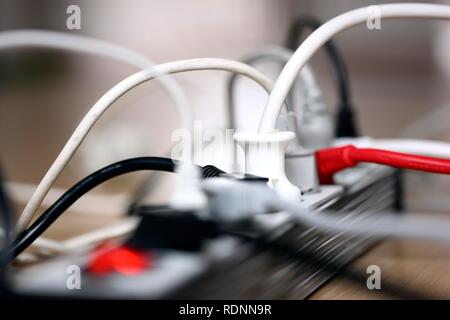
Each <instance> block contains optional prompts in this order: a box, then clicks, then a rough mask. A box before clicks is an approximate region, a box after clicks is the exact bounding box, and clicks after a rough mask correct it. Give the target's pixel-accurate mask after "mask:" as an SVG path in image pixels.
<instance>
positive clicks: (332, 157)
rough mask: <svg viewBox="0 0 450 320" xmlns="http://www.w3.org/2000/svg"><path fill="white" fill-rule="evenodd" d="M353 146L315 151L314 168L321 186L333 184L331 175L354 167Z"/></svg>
mask: <svg viewBox="0 0 450 320" xmlns="http://www.w3.org/2000/svg"><path fill="white" fill-rule="evenodd" d="M355 150H357V149H356V148H355V147H354V146H352V145H348V146H343V147H337V148H327V149H321V150H318V151H316V153H315V156H316V167H317V173H318V175H319V181H320V183H321V184H331V183H333V175H334V174H335V173H336V172H338V171H341V170H344V169H347V168H351V167H353V166H355V165H356V164H357V163H358V161H357V160H356V159H355V157H354V155H355Z"/></svg>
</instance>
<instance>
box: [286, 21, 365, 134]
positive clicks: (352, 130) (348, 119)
mask: <svg viewBox="0 0 450 320" xmlns="http://www.w3.org/2000/svg"><path fill="white" fill-rule="evenodd" d="M321 25H322V23H321V21H320V20H318V19H317V18H315V17H312V16H301V17H299V18H297V19H296V20H295V21H294V23H293V24H292V26H291V28H290V29H289V34H288V39H287V44H286V46H287V47H288V48H290V49H291V50H294V51H295V50H296V49H297V47H298V44H299V39H300V38H301V36H302V34H303V32H304V30H305V29H308V28H309V29H311V30H315V29H317V28H319V27H320V26H321ZM325 49H326V52H327V54H328V57H329V59H330V61H331V63H332V65H333V74H334V78H335V81H336V86H337V90H338V99H339V105H338V109H337V115H336V137H338V138H339V137H356V136H358V129H357V125H356V121H355V116H354V114H355V111H354V109H353V106H352V103H351V99H350V82H349V80H348V73H347V67H346V65H345V62H344V60H343V59H342V56H341V54H340V52H339V50H338V48H337V46H336V44H335V43H334V42H333V41H332V40H328V42H326V43H325Z"/></svg>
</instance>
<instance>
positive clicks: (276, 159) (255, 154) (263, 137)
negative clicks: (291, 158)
mask: <svg viewBox="0 0 450 320" xmlns="http://www.w3.org/2000/svg"><path fill="white" fill-rule="evenodd" d="M294 138H295V134H294V133H293V132H290V131H281V132H274V133H264V134H261V133H253V132H239V133H236V134H235V135H234V139H235V141H236V142H237V143H238V145H239V146H240V147H241V149H242V150H243V151H244V154H245V172H246V173H249V174H253V175H256V176H260V177H266V178H268V179H269V182H268V184H269V186H270V187H272V188H273V189H275V190H276V191H277V193H278V194H279V195H280V196H282V197H283V198H288V199H297V200H298V199H299V198H300V196H301V190H300V189H299V188H298V187H296V186H294V185H293V184H292V183H291V182H290V181H289V180H288V178H287V177H286V172H285V165H284V161H285V154H286V148H287V146H288V144H289V142H291V141H292V140H293V139H294Z"/></svg>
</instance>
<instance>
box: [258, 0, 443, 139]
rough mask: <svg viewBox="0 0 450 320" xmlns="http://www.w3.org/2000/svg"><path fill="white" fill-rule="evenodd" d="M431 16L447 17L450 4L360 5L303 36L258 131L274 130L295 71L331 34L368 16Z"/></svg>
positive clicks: (284, 70) (274, 90) (275, 88)
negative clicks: (361, 6)
mask: <svg viewBox="0 0 450 320" xmlns="http://www.w3.org/2000/svg"><path fill="white" fill-rule="evenodd" d="M374 17H375V18H377V19H397V18H431V19H450V6H446V5H438V4H424V3H394V4H382V5H375V6H369V7H363V8H359V9H356V10H352V11H349V12H346V13H344V14H341V15H339V16H337V17H335V18H333V19H331V20H329V21H328V22H326V23H324V24H323V25H322V26H320V27H319V28H318V29H316V30H315V31H314V32H312V33H311V34H310V36H309V37H308V38H306V39H305V40H304V41H303V42H302V44H301V45H300V46H299V48H298V49H297V50H296V51H295V53H294V54H293V56H292V57H291V59H290V60H289V62H288V63H287V64H286V65H285V67H284V68H283V70H282V71H281V74H280V76H279V77H278V79H277V81H276V82H275V85H274V88H273V91H272V93H271V94H270V96H269V100H268V102H267V104H266V107H265V109H264V113H263V116H262V118H261V122H260V126H259V132H261V133H271V132H273V131H274V130H275V126H276V121H277V117H278V115H279V113H280V110H281V108H282V105H283V102H284V101H285V99H286V97H287V95H288V93H289V91H290V89H291V87H292V85H293V84H294V81H295V79H296V77H297V75H298V73H299V72H300V71H301V70H302V68H303V67H304V66H305V65H306V63H307V62H308V60H309V59H310V58H311V57H312V55H313V54H314V53H316V52H317V51H318V49H319V48H320V47H321V46H322V45H323V44H324V43H326V42H327V41H328V40H330V39H331V38H332V37H333V36H335V35H336V34H338V33H339V32H341V31H344V30H346V29H348V28H351V27H353V26H356V25H358V24H362V23H365V22H369V21H370V19H373V18H374Z"/></svg>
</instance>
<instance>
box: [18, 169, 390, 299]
mask: <svg viewBox="0 0 450 320" xmlns="http://www.w3.org/2000/svg"><path fill="white" fill-rule="evenodd" d="M344 178H345V179H347V182H350V185H347V186H345V187H344V188H343V187H341V186H329V187H323V188H322V190H321V192H318V193H316V194H311V195H305V196H304V200H303V203H304V205H305V207H310V208H316V209H318V210H323V209H332V210H336V211H337V214H339V212H345V215H347V216H348V215H351V216H355V215H360V216H361V215H370V214H376V212H378V211H384V210H390V209H393V207H394V204H395V202H396V196H397V191H396V181H395V179H396V175H395V171H394V170H392V169H390V168H387V167H381V166H362V167H358V168H357V169H356V170H349V171H347V172H346V173H345V174H343V175H342V176H341V178H340V179H344ZM345 179H344V180H345ZM352 181H353V182H352ZM345 215H343V218H344V217H345ZM257 221H258V223H257V224H256V227H257V228H260V229H261V230H262V231H264V232H265V233H266V234H267V235H269V236H271V237H274V238H278V239H280V240H283V241H285V242H287V243H289V244H291V245H292V246H294V247H298V248H306V249H308V250H309V251H310V252H314V253H315V254H317V255H319V256H320V257H322V258H324V259H327V260H328V261H333V262H337V263H339V264H341V265H344V264H346V263H348V262H350V261H351V260H352V259H354V258H355V257H356V256H358V255H359V254H361V253H362V252H364V251H365V250H366V249H367V248H368V247H369V246H371V245H373V243H374V242H373V240H371V239H368V238H367V237H365V236H361V237H354V236H353V237H349V236H345V235H342V234H341V235H327V234H323V233H322V232H319V231H317V230H316V229H315V228H305V227H302V226H298V225H293V224H291V223H290V222H289V220H288V219H287V218H286V216H285V215H284V214H283V213H279V214H276V215H261V216H259V217H258V220H257ZM261 230H260V231H261ZM88 259H89V255H87V254H86V253H80V254H79V255H73V256H67V257H63V258H57V259H53V260H51V261H48V262H44V263H40V264H37V265H34V266H31V267H28V268H26V269H24V270H17V271H15V272H13V275H14V277H13V278H14V281H13V284H14V287H15V290H16V291H17V292H18V293H21V294H27V295H30V294H32V295H39V296H42V295H45V296H58V297H71V298H76V297H78V298H138V299H161V298H189V299H221V298H233V299H235V298H238V299H266V298H288V299H302V298H305V297H307V296H308V295H309V294H311V293H312V292H313V291H314V290H316V289H317V288H318V287H319V286H320V285H322V284H323V283H324V282H325V281H327V280H328V279H329V278H330V277H332V276H333V275H334V274H331V273H329V272H325V271H324V270H322V269H321V268H317V267H315V266H314V263H306V262H305V263H302V264H296V263H293V262H292V261H291V260H286V259H283V258H280V257H279V256H277V255H276V254H274V253H272V252H270V251H264V250H263V251H261V250H260V249H257V248H255V246H254V245H252V244H242V243H240V242H239V241H236V239H234V238H232V237H229V236H223V237H220V238H218V239H215V240H211V241H210V242H209V243H208V245H206V246H205V248H204V249H203V250H202V251H201V252H198V253H187V252H181V251H174V250H165V251H160V252H158V254H157V258H156V259H155V262H154V264H153V265H152V266H151V267H150V268H149V269H148V270H145V271H144V272H142V273H140V274H138V275H135V276H123V275H119V274H110V275H106V276H105V275H102V276H98V275H91V274H88V273H87V272H83V271H82V272H81V288H80V289H74V290H69V289H68V286H67V281H68V279H69V276H70V274H68V270H70V266H79V267H80V269H81V270H83V268H84V267H85V266H86V262H87V260H88Z"/></svg>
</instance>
